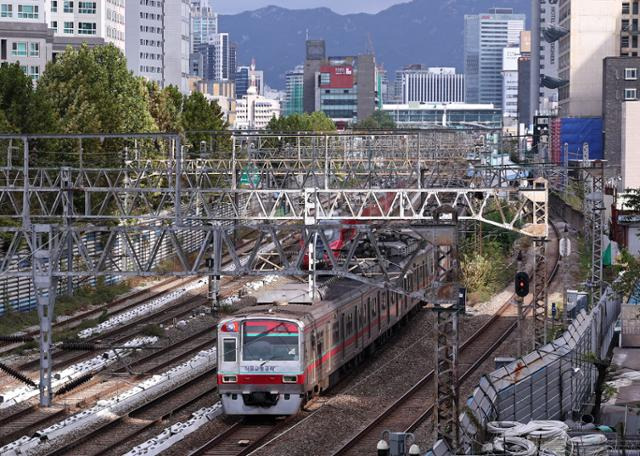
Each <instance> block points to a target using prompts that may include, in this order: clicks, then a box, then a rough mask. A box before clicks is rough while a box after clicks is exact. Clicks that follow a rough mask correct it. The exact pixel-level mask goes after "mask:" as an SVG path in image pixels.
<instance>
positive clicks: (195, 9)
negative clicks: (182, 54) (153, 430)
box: [191, 1, 218, 52]
mask: <svg viewBox="0 0 640 456" xmlns="http://www.w3.org/2000/svg"><path fill="white" fill-rule="evenodd" d="M217 33H218V13H216V12H214V11H213V9H211V7H210V6H208V5H203V4H202V3H201V2H200V1H194V2H191V46H192V48H191V51H192V52H195V49H196V47H197V46H198V45H199V44H209V43H211V42H212V41H213V39H214V37H215V35H216V34H217Z"/></svg>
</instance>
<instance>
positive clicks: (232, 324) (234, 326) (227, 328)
mask: <svg viewBox="0 0 640 456" xmlns="http://www.w3.org/2000/svg"><path fill="white" fill-rule="evenodd" d="M221 330H222V332H239V331H240V330H239V328H238V322H236V321H228V322H227V323H225V324H223V325H222V328H221Z"/></svg>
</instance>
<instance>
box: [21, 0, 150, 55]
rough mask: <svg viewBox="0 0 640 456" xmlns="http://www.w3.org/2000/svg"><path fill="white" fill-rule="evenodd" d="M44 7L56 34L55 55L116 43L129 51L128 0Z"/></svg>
mask: <svg viewBox="0 0 640 456" xmlns="http://www.w3.org/2000/svg"><path fill="white" fill-rule="evenodd" d="M30 3H31V2H30ZM44 8H45V11H44V12H43V13H44V14H46V18H47V22H48V23H49V26H50V27H51V28H52V29H53V31H54V37H55V38H54V41H55V43H54V51H53V53H54V56H55V54H56V53H58V52H64V50H65V49H66V47H67V46H78V45H80V44H82V43H87V44H89V45H100V44H104V43H112V44H113V45H114V46H116V47H118V48H119V49H121V50H122V52H125V37H126V30H125V16H126V12H125V0H103V1H99V0H93V1H72V0H45V2H44ZM140 19H141V18H136V21H138V20H140Z"/></svg>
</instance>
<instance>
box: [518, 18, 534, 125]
mask: <svg viewBox="0 0 640 456" xmlns="http://www.w3.org/2000/svg"><path fill="white" fill-rule="evenodd" d="M530 91H531V31H528V30H525V31H524V32H522V33H520V57H519V58H518V123H519V124H521V125H524V126H525V127H527V128H528V126H529V125H530V124H531V121H532V119H531V96H530Z"/></svg>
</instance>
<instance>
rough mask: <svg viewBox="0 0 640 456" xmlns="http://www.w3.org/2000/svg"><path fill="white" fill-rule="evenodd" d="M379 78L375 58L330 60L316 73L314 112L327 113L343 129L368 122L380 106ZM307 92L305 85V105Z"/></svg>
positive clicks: (336, 58)
mask: <svg viewBox="0 0 640 456" xmlns="http://www.w3.org/2000/svg"><path fill="white" fill-rule="evenodd" d="M305 70H306V68H305ZM305 77H306V73H305ZM377 78H378V75H377V71H376V64H375V60H374V58H373V56H372V55H359V56H350V57H329V58H328V59H327V60H325V61H323V62H321V64H320V68H319V71H318V72H317V73H316V77H315V81H314V82H315V85H314V93H313V97H312V98H313V104H314V108H315V109H314V110H315V111H322V112H324V113H325V114H326V115H327V116H328V117H330V118H331V119H333V121H334V122H335V123H336V124H337V126H338V127H340V128H343V127H346V126H347V125H349V124H352V123H355V122H357V121H360V120H364V119H366V118H367V117H369V116H371V115H372V114H373V112H374V110H375V107H376V105H377V104H378V91H377V86H378V84H377V81H378V79H377ZM306 90H307V87H306V85H305V86H304V87H303V97H304V99H305V103H306V100H307V93H306ZM305 110H306V106H305Z"/></svg>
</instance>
